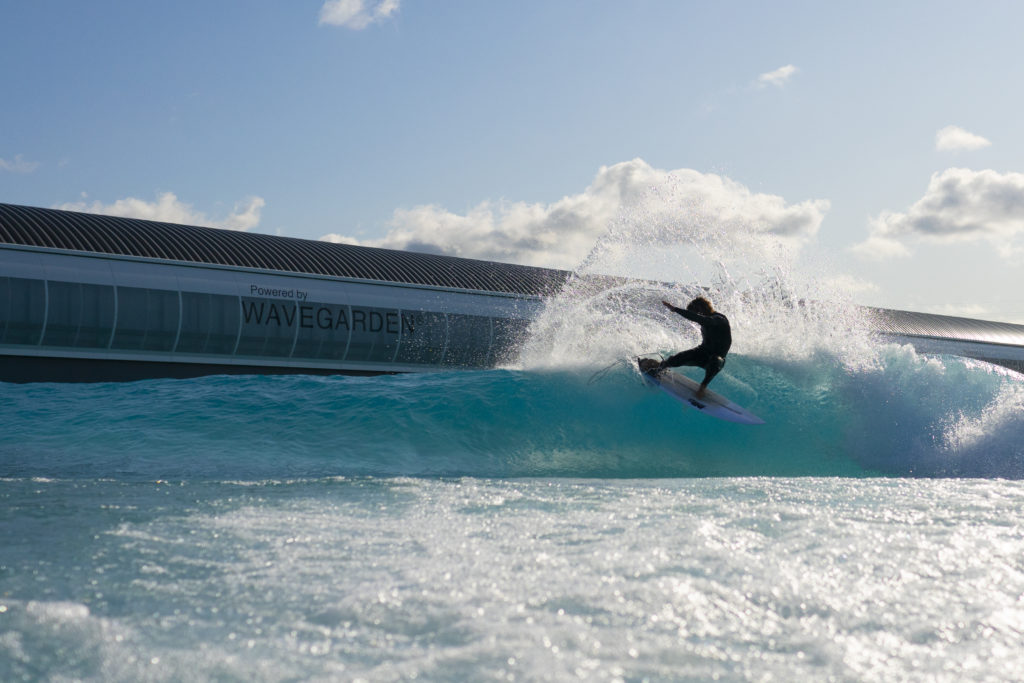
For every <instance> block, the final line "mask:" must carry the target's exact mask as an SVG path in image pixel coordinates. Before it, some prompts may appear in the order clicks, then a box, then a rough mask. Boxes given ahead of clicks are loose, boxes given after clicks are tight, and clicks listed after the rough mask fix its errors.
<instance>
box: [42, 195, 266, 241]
mask: <svg viewBox="0 0 1024 683" xmlns="http://www.w3.org/2000/svg"><path fill="white" fill-rule="evenodd" d="M264 204H265V202H264V201H263V199H262V198H261V197H248V198H246V199H244V200H242V201H240V202H238V203H236V204H235V207H234V210H233V212H232V213H231V214H229V215H227V216H225V217H223V218H220V219H213V218H209V217H208V216H206V214H204V213H202V212H201V211H196V210H195V209H193V208H192V205H191V204H187V203H185V202H183V201H181V200H180V199H178V197H177V196H176V195H175V194H174V193H173V192H164V193H163V194H161V195H160V196H159V197H157V200H156V201H154V202H147V201H145V200H144V199H136V198H135V197H128V198H127V199H118V200H117V201H116V202H114V203H113V204H103V203H101V202H98V201H97V202H92V203H91V204H90V203H87V202H84V201H82V202H72V203H67V204H61V205H59V206H57V207H54V208H57V209H64V210H66V211H82V212H85V213H97V214H103V215H105V216H122V217H124V218H141V219H143V220H149V221H162V222H165V223H179V224H182V225H206V226H210V227H214V228H224V229H227V230H240V231H243V232H244V231H246V230H251V229H252V228H255V227H256V226H257V225H258V224H259V222H260V211H261V210H262V209H263V205H264Z"/></svg>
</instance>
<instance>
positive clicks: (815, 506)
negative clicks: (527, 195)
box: [0, 184, 1024, 682]
mask: <svg viewBox="0 0 1024 683" xmlns="http://www.w3.org/2000/svg"><path fill="white" fill-rule="evenodd" d="M675 189H677V188H674V187H673V186H672V185H671V184H669V185H668V186H666V187H663V188H656V190H657V191H656V192H655V199H656V200H657V201H655V202H648V203H647V204H645V205H644V206H643V207H638V208H636V209H635V210H633V211H631V212H630V211H627V212H624V213H623V215H622V216H621V217H620V218H619V219H617V220H616V222H615V224H613V225H611V226H609V231H608V234H607V235H606V236H605V237H603V238H602V239H601V240H600V241H599V242H598V244H596V245H595V247H594V251H593V253H592V254H591V255H590V256H589V257H588V258H587V260H586V261H585V262H584V263H583V264H582V265H581V268H580V270H581V271H587V270H589V272H596V273H612V274H615V273H619V274H623V275H626V276H628V277H629V278H630V279H629V280H627V281H623V282H620V283H618V284H616V283H614V282H612V283H610V284H609V283H607V281H605V284H604V285H602V286H601V287H598V288H597V289H596V290H595V289H590V288H589V287H591V285H590V284H588V283H587V282H586V281H585V280H581V281H576V280H574V281H571V282H570V283H569V285H568V286H567V287H566V290H565V291H564V292H563V293H562V294H560V295H559V296H558V297H555V298H553V299H550V300H548V301H547V302H546V303H545V307H544V310H543V311H542V312H541V314H540V316H539V317H538V319H537V320H536V321H534V323H533V325H532V327H531V329H530V331H529V336H528V338H526V339H525V340H523V342H524V343H523V347H522V349H521V354H520V358H519V359H518V361H517V362H516V364H515V365H514V366H512V367H509V368H504V369H496V370H489V371H482V372H462V373H459V372H440V373H436V374H420V375H404V376H384V377H374V378H356V377H332V378H313V377H305V376H291V377H207V378H201V379H194V380H186V381H174V380H156V381H146V382H135V383H127V384H94V385H47V384H36V385H11V384H0V680H2V681H22V680H24V681H70V680H85V681H140V680H141V681H207V680H217V681H279V680H314V681H357V680H367V681H407V680H413V679H419V680H442V681H443V680H451V681H465V680H474V681H476V680H502V681H508V680H511V681H538V680H539V681H548V680H550V681H566V680H597V681H644V680H652V681H658V680H665V681H680V680H682V681H686V680H694V681H704V680H728V681H773V680H774V681H804V680H840V681H847V680H849V681H854V680H855V681H886V682H887V681H896V680H921V681H936V680H938V681H957V682H959V681H965V680H978V681H992V680H1000V681H1001V680H1020V672H1021V671H1024V524H1022V514H1021V509H1022V506H1024V483H1022V481H1024V377H1022V376H1021V375H1018V374H1014V373H1011V372H1007V371H1005V370H1002V369H999V368H996V367H993V366H990V365H986V364H984V363H979V362H975V361H968V360H964V359H960V358H954V357H925V356H921V355H918V354H917V353H915V352H914V351H913V350H912V349H911V348H909V347H905V346H899V345H887V344H884V343H881V342H879V340H877V339H874V338H873V337H872V336H871V334H869V333H868V332H866V331H865V330H866V329H867V327H866V325H865V324H864V321H863V320H860V319H859V313H858V312H857V311H858V309H857V308H856V307H853V306H851V305H849V304H844V303H843V301H845V300H846V299H845V298H844V297H843V296H841V292H840V293H838V294H840V296H835V295H836V294H837V293H835V292H830V291H827V289H828V286H827V283H828V282H829V281H830V278H831V276H832V275H833V274H834V273H833V271H832V270H830V269H828V268H827V267H826V268H821V269H818V268H815V267H811V266H808V265H806V264H804V265H801V266H800V267H797V266H796V260H794V259H792V258H790V257H789V256H787V255H786V253H785V252H784V250H782V249H781V247H780V245H779V244H777V243H776V242H774V241H772V239H769V238H773V236H770V235H765V234H763V233H760V232H758V231H757V230H756V229H754V228H749V229H745V230H744V231H742V234H739V235H737V234H736V230H737V226H734V225H731V224H723V223H722V222H721V221H720V220H717V219H715V217H713V216H712V217H709V216H703V215H702V214H701V210H700V206H693V205H691V204H692V202H691V201H689V200H688V199H687V197H689V196H690V194H689V193H687V192H686V191H685V187H683V188H681V189H682V190H684V191H682V192H679V193H676V192H675ZM652 207H655V208H652ZM658 207H660V208H658ZM656 208H657V210H655V209H656ZM657 282H707V283H709V286H710V287H711V291H712V298H713V301H714V303H715V305H716V306H717V307H718V308H720V309H721V310H723V311H725V312H727V314H728V316H729V318H730V320H731V321H732V326H733V332H734V345H733V350H732V352H731V353H730V355H729V359H728V362H727V365H726V367H725V369H724V371H723V372H722V374H721V375H719V376H718V377H717V378H716V379H715V382H714V385H713V388H714V389H715V390H716V391H719V392H721V393H723V394H725V395H726V396H727V397H729V398H730V399H732V400H734V401H735V402H737V403H739V404H741V405H743V406H744V407H746V408H748V409H749V410H751V411H752V412H754V413H755V414H757V415H759V416H760V417H762V418H763V419H764V420H765V421H766V424H764V425H759V426H742V425H735V424H731V423H726V422H720V421H717V420H714V419H711V418H709V417H706V416H703V415H700V414H698V413H696V412H695V411H692V410H686V409H684V407H683V406H682V404H680V403H678V402H676V401H674V400H672V399H671V398H669V397H668V396H666V395H665V394H664V393H662V392H660V391H658V390H656V389H651V388H648V387H646V386H645V385H644V384H643V383H642V382H641V380H640V378H639V376H638V375H637V373H636V372H635V370H633V369H632V367H631V366H630V360H629V359H632V358H635V357H636V356H637V355H640V354H645V353H651V352H660V353H667V352H670V351H674V350H679V349H683V348H687V347H688V346H692V345H693V344H694V343H695V341H696V336H695V332H694V329H693V327H692V326H691V325H689V324H687V323H685V322H684V321H681V319H679V318H678V316H671V315H670V314H667V313H666V312H665V309H664V307H663V306H662V305H661V300H662V299H663V298H667V299H670V300H672V301H674V302H676V303H677V304H678V303H683V302H685V301H686V300H687V298H688V297H689V296H692V295H693V294H695V293H696V291H701V292H703V291H705V290H694V289H692V288H690V289H688V288H686V287H677V286H664V285H659V284H654V283H657ZM809 301H817V302H825V301H835V302H837V303H834V304H828V305H826V304H823V303H818V304H814V305H808V304H807V303H806V302H809Z"/></svg>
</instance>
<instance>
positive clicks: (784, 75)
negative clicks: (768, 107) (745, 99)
mask: <svg viewBox="0 0 1024 683" xmlns="http://www.w3.org/2000/svg"><path fill="white" fill-rule="evenodd" d="M796 72H797V68H796V67H795V66H793V65H792V64H787V65H786V66H780V67H779V68H778V69H776V70H775V71H769V72H768V73H763V74H761V75H760V76H758V77H757V85H758V86H759V87H762V88H765V87H767V86H769V85H774V86H776V87H782V86H783V85H785V83H786V81H788V80H789V79H790V77H792V75H793V74H795V73H796Z"/></svg>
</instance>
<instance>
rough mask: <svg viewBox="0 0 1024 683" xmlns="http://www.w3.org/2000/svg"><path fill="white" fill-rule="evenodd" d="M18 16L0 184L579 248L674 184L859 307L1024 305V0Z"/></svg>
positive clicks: (217, 218)
mask: <svg viewBox="0 0 1024 683" xmlns="http://www.w3.org/2000/svg"><path fill="white" fill-rule="evenodd" d="M0 17H2V18H3V25H4V40H3V41H0V75H2V82H3V84H4V94H5V97H4V105H3V107H0V201H4V202H10V203H16V204H28V205H35V206H52V207H66V208H74V209H79V210H87V211H97V212H103V213H115V214H125V215H139V216H143V217H149V218H157V219H161V220H176V221H180V222H191V223H201V224H207V225H215V226H219V227H228V228H233V229H246V230H252V231H258V232H267V233H272V234H282V235H288V236H293V237H305V238H314V239H316V238H324V237H329V236H332V235H333V236H334V237H333V239H345V240H350V241H358V242H360V243H364V244H374V245H381V246H388V247H396V248H422V249H429V250H432V251H440V252H446V253H454V254H460V255H465V256H470V257H480V258H496V259H500V260H510V261H517V262H522V263H531V264H536V265H551V266H557V267H573V266H574V265H575V264H576V263H579V262H580V261H581V260H582V259H583V258H584V257H585V256H586V254H587V252H588V250H589V248H590V247H591V246H592V245H593V244H594V243H595V242H596V241H597V240H598V239H599V238H600V237H601V235H602V234H603V232H604V231H605V230H606V229H607V227H608V225H609V224H610V223H611V222H612V221H613V220H614V219H615V216H616V215H617V212H619V211H620V210H621V209H622V206H624V205H625V204H626V203H628V202H634V201H643V198H644V197H645V196H647V194H649V193H650V190H651V188H662V189H665V188H670V189H671V191H672V192H674V193H676V194H678V195H680V196H684V197H685V198H686V201H687V202H691V203H694V202H696V203H699V204H700V205H701V206H703V207H705V209H706V210H707V211H708V212H710V213H711V214H712V215H716V216H717V215H720V216H723V218H722V224H723V226H725V225H726V224H729V225H732V226H735V225H736V224H739V223H745V224H747V225H749V226H753V227H752V228H751V229H753V230H754V231H756V232H764V233H768V234H773V235H776V234H777V235H780V236H782V237H784V238H786V239H787V240H789V241H790V242H792V243H795V244H796V245H797V248H799V249H801V250H804V251H806V252H821V253H824V254H826V255H827V258H828V259H829V260H830V262H831V263H832V268H831V271H832V272H833V273H834V275H835V276H836V277H837V279H840V280H841V281H843V282H845V283H846V285H845V286H846V287H848V289H849V291H850V293H851V296H852V297H853V298H854V299H855V300H856V301H858V302H860V303H865V304H870V305H879V306H891V307H898V308H907V309H912V310H924V311H932V312H940V313H952V314H963V315H970V316H975V317H983V318H990V319H996V320H1009V321H1015V322H1024V275H1022V274H1024V270H1022V266H1024V127H1022V126H1021V125H1020V123H1019V121H1020V112H1021V111H1022V106H1021V105H1022V99H1024V87H1022V85H1024V59H1021V52H1020V38H1019V36H1020V27H1021V26H1024V3H1018V2H984V1H983V2H979V3H976V4H974V5H973V6H967V5H964V4H963V3H961V2H857V3H842V4H841V3H820V2H813V3H812V2H776V3H762V2H731V3H730V2H715V3H711V2H699V3H698V2H675V1H673V2H669V1H663V2H659V1H643V0H639V1H637V2H631V3H623V2H599V1H595V2H576V1H571V0H548V1H545V2H533V1H530V0H525V1H524V0H519V1H517V2H480V1H466V2H461V1H457V0H453V1H445V2H441V1H440V0H435V1H433V2H427V1H426V0H384V1H383V2H380V1H377V0H363V1H362V2H360V1H359V0H342V1H341V2H337V1H335V0H330V1H328V2H325V1H324V0H309V1H306V2H279V1H274V2H271V1H261V0H251V1H247V2H226V1H225V2H213V3H211V2H191V1H190V0H180V1H179V2H174V3H154V2H137V1H136V0H133V1H125V2H89V3H83V2H57V1H54V2H46V1H44V0H40V1H38V2H20V1H15V0H2V1H0ZM722 229H723V230H726V229H732V228H729V227H723V228H722ZM737 239H741V237H737Z"/></svg>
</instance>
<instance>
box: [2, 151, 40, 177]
mask: <svg viewBox="0 0 1024 683" xmlns="http://www.w3.org/2000/svg"><path fill="white" fill-rule="evenodd" d="M37 168H39V162H38V161H25V160H24V159H22V158H21V155H20V154H16V155H15V156H14V160H13V161H8V160H7V159H0V171H10V172H12V173H32V172H33V171H34V170H36V169H37Z"/></svg>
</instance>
